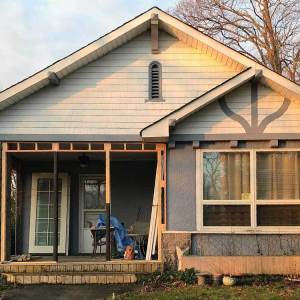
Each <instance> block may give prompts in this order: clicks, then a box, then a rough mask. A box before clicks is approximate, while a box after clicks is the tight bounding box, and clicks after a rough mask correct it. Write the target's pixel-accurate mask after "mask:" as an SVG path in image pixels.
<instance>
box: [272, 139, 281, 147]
mask: <svg viewBox="0 0 300 300" xmlns="http://www.w3.org/2000/svg"><path fill="white" fill-rule="evenodd" d="M278 146H279V142H278V140H271V141H270V148H278Z"/></svg>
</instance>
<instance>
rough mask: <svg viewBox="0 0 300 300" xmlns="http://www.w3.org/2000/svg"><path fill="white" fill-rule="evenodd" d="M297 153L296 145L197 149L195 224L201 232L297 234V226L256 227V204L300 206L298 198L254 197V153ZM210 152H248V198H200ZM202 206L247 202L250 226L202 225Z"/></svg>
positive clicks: (244, 203)
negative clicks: (204, 167) (205, 157)
mask: <svg viewBox="0 0 300 300" xmlns="http://www.w3.org/2000/svg"><path fill="white" fill-rule="evenodd" d="M291 151H294V152H300V149H295V148H292V149H290V148H277V149H260V148H258V149H196V151H195V152H196V227H197V232H201V233H245V234H247V233H249V234H250V233H258V234H259V233H262V234H263V233H273V234H280V233H297V232H299V230H300V226H257V214H256V208H257V206H258V205H300V199H282V200H272V199H270V200H258V199H257V198H256V154H257V152H291ZM209 152H223V153H227V152H231V153H232V152H233V153H240V152H243V153H249V155H250V199H249V200H204V199H203V192H204V191H203V154H204V153H209ZM204 205H250V222H251V223H250V226H204V224H203V222H204V218H203V216H204V215H203V211H204Z"/></svg>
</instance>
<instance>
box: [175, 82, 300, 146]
mask: <svg viewBox="0 0 300 300" xmlns="http://www.w3.org/2000/svg"><path fill="white" fill-rule="evenodd" d="M298 120H300V104H299V102H297V101H290V100H288V99H287V98H284V97H283V96H282V95H280V94H279V93H277V92H275V91H274V90H272V89H271V88H269V87H266V86H265V85H263V84H260V83H257V82H256V83H253V82H248V83H246V84H244V85H242V86H241V87H239V88H237V89H236V90H234V91H232V92H230V93H228V94H227V95H226V96H225V97H224V98H222V99H219V100H217V101H215V102H213V103H211V104H209V105H207V106H206V107H204V108H203V109H201V110H200V111H198V112H196V113H194V114H192V115H191V116H189V117H188V118H186V119H185V120H183V121H182V122H179V123H178V124H176V126H175V128H174V129H173V130H172V131H171V133H170V136H171V139H173V140H195V139H201V140H228V139H239V140H241V139H242V140H247V139H248V140H249V139H257V138H258V137H260V138H262V134H266V135H269V137H270V136H273V138H276V136H277V138H279V137H280V136H281V137H283V136H285V137H288V136H290V137H291V135H293V134H300V127H299V124H300V121H298Z"/></svg>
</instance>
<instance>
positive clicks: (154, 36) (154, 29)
mask: <svg viewBox="0 0 300 300" xmlns="http://www.w3.org/2000/svg"><path fill="white" fill-rule="evenodd" d="M158 20H159V19H158V14H153V15H152V16H151V44H152V54H158V53H159V44H158Z"/></svg>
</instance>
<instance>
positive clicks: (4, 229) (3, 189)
mask: <svg viewBox="0 0 300 300" xmlns="http://www.w3.org/2000/svg"><path fill="white" fill-rule="evenodd" d="M6 150H7V143H3V144H2V164H1V173H2V176H1V177H2V178H1V179H2V183H1V255H0V256H1V262H3V261H6V260H7V249H6V246H7V235H6V233H7V216H6V214H7V199H6V198H7V188H6V187H7V152H6Z"/></svg>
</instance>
